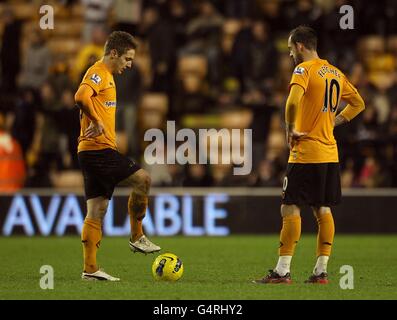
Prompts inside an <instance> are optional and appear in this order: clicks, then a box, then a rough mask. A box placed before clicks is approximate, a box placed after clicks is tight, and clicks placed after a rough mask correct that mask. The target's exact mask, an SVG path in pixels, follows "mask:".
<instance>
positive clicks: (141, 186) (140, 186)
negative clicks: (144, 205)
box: [134, 170, 152, 194]
mask: <svg viewBox="0 0 397 320" xmlns="http://www.w3.org/2000/svg"><path fill="white" fill-rule="evenodd" d="M151 183H152V181H151V179H150V176H149V174H148V173H147V172H146V171H144V170H143V171H142V172H141V173H140V174H139V176H138V179H137V183H136V185H135V186H134V187H135V188H136V189H137V190H138V191H139V192H141V193H144V194H148V193H149V189H150V185H151Z"/></svg>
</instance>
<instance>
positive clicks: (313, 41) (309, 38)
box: [290, 26, 317, 50]
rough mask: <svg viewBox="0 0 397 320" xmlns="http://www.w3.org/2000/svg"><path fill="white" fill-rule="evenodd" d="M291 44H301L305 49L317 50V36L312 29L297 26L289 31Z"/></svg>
mask: <svg viewBox="0 0 397 320" xmlns="http://www.w3.org/2000/svg"><path fill="white" fill-rule="evenodd" d="M290 36H291V42H292V43H294V44H296V43H297V42H299V43H302V44H303V45H304V46H305V47H306V49H309V50H317V34H316V31H314V29H312V28H310V27H308V26H299V27H297V28H295V29H294V30H292V31H291V33H290Z"/></svg>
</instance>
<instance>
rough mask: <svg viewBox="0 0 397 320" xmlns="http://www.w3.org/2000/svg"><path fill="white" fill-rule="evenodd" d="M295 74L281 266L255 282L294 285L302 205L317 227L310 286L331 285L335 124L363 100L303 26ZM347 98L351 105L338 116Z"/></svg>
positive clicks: (297, 34)
mask: <svg viewBox="0 0 397 320" xmlns="http://www.w3.org/2000/svg"><path fill="white" fill-rule="evenodd" d="M288 48H289V50H290V56H291V57H292V58H293V60H294V62H295V64H296V68H295V69H294V71H293V74H292V79H291V82H290V86H289V89H290V91H289V96H288V99H287V103H286V110H285V122H286V138H287V143H288V146H289V149H290V155H289V160H288V166H287V170H286V176H285V178H284V182H283V193H282V205H281V216H282V220H283V221H282V222H283V223H282V229H281V233H280V247H279V260H278V263H277V266H276V267H275V268H274V269H273V270H270V271H269V274H268V275H267V276H265V277H264V278H262V279H259V280H255V282H256V283H291V275H290V264H291V259H292V256H293V254H294V250H295V246H296V244H297V243H298V240H299V238H300V233H301V218H300V207H301V206H303V205H309V206H311V208H312V210H313V213H314V216H315V217H316V219H317V223H318V236H317V252H316V254H317V262H316V265H315V267H314V270H313V273H312V275H311V276H310V277H309V278H308V280H306V283H323V284H325V283H328V274H327V263H328V259H329V256H330V254H331V248H332V243H333V240H334V233H335V227H334V220H333V217H332V213H331V208H330V207H331V206H334V205H337V204H338V203H339V202H340V198H341V185H340V172H339V158H338V148H337V144H336V141H335V138H334V134H333V130H334V127H335V126H338V125H340V124H343V123H345V122H349V121H351V120H352V119H353V118H354V117H355V116H357V115H358V114H359V113H360V112H361V111H363V110H364V108H365V106H364V101H363V99H362V98H361V96H360V94H359V93H358V92H357V90H356V88H355V87H354V86H353V85H352V84H351V83H350V82H349V80H348V79H347V78H346V76H345V75H344V74H343V73H342V72H341V71H340V70H339V69H338V68H336V67H335V66H333V65H331V64H330V63H328V61H326V60H323V59H321V58H319V56H318V54H317V36H316V33H315V31H314V30H313V29H311V28H309V27H306V26H299V27H297V28H296V29H294V30H292V31H291V33H290V36H289V39H288ZM341 100H344V101H345V102H346V103H347V106H346V107H345V108H344V109H343V111H342V112H340V113H339V114H338V115H336V114H337V111H338V107H339V104H340V102H341Z"/></svg>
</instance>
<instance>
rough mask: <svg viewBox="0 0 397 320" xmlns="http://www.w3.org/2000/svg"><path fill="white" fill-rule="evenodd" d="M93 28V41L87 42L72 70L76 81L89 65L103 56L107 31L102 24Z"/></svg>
mask: <svg viewBox="0 0 397 320" xmlns="http://www.w3.org/2000/svg"><path fill="white" fill-rule="evenodd" d="M91 30H92V38H91V41H90V42H89V43H87V44H85V45H84V46H83V47H82V48H81V50H80V51H79V52H78V54H77V58H76V63H75V64H74V69H73V70H72V77H73V82H74V83H78V82H79V81H80V80H81V79H82V77H83V75H84V74H85V72H86V71H87V69H88V67H89V66H91V65H93V64H94V63H95V62H96V61H98V60H99V59H100V58H101V57H102V56H103V46H104V45H105V41H106V37H107V34H106V31H105V29H104V28H103V27H102V26H96V27H93V28H92V29H91Z"/></svg>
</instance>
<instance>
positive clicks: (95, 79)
mask: <svg viewBox="0 0 397 320" xmlns="http://www.w3.org/2000/svg"><path fill="white" fill-rule="evenodd" d="M90 80H91V81H92V82H94V83H95V84H99V83H100V82H101V81H102V79H101V77H100V76H98V75H97V74H95V73H94V74H93V75H92V76H91V77H90Z"/></svg>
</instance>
